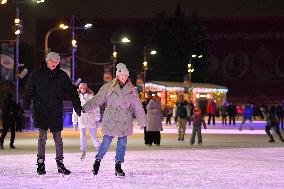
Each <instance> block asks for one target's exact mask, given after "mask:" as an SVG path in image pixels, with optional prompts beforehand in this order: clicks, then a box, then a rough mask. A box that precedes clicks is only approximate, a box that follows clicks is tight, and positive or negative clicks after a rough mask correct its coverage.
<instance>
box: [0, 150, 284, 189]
mask: <svg viewBox="0 0 284 189" xmlns="http://www.w3.org/2000/svg"><path fill="white" fill-rule="evenodd" d="M283 154H284V148H241V149H187V150H185V149H184V150H157V151H153V150H151V151H128V152H127V155H126V159H127V161H126V163H124V164H123V168H124V171H125V173H126V177H125V178H124V179H121V178H116V176H115V175H114V161H113V159H114V156H115V154H114V152H113V151H111V152H109V153H107V155H106V156H105V159H104V160H103V161H102V164H101V169H100V172H99V174H98V175H97V176H96V177H95V176H93V174H92V172H91V169H92V163H93V161H94V157H93V156H94V154H88V155H87V157H86V159H85V160H84V161H82V162H81V160H80V154H79V153H65V164H66V166H67V167H68V168H69V169H70V170H71V171H72V174H71V176H70V177H69V178H64V177H61V176H60V175H58V174H57V172H56V171H57V170H56V166H55V161H54V155H53V154H48V155H47V160H46V170H47V174H46V175H44V176H38V175H37V174H36V172H35V170H36V165H35V162H34V155H32V154H25V155H7V156H0V161H1V165H0V182H1V185H0V188H3V189H4V188H5V189H8V188H26V189H30V188H65V189H67V188H74V189H75V188H76V189H78V188H100V189H101V188H106V189H107V188H109V189H111V188H120V189H122V188H137V189H138V188H139V189H140V188H141V189H147V188H153V189H160V188H161V189H162V188H186V189H188V188H212V189H213V188H214V189H216V188H220V189H221V188H224V189H228V188H230V189H234V188H255V189H256V188H257V189H261V188H263V189H267V188H273V189H277V188H279V189H282V188H283V186H284V179H283V177H284V172H283V170H284V155H283Z"/></svg>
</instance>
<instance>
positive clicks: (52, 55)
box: [45, 52, 60, 63]
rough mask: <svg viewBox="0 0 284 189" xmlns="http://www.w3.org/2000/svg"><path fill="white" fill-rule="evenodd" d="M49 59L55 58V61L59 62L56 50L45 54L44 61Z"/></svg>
mask: <svg viewBox="0 0 284 189" xmlns="http://www.w3.org/2000/svg"><path fill="white" fill-rule="evenodd" d="M50 59H55V60H56V61H58V62H60V56H59V54H58V53H56V52H49V53H48V54H47V55H46V58H45V61H46V63H47V62H48V61H49V60H50Z"/></svg>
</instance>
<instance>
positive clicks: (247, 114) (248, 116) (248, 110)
mask: <svg viewBox="0 0 284 189" xmlns="http://www.w3.org/2000/svg"><path fill="white" fill-rule="evenodd" d="M246 120H249V123H250V130H253V127H252V105H251V104H247V105H246V106H245V109H244V111H243V121H242V123H241V125H240V127H239V130H240V131H242V130H243V125H244V124H245V122H246Z"/></svg>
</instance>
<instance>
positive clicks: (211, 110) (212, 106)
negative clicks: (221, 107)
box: [207, 99, 217, 125]
mask: <svg viewBox="0 0 284 189" xmlns="http://www.w3.org/2000/svg"><path fill="white" fill-rule="evenodd" d="M207 114H208V125H210V121H211V118H212V122H213V125H215V116H216V114H217V105H216V102H215V101H214V100H213V99H211V100H210V101H209V102H208V104H207Z"/></svg>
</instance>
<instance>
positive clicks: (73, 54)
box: [70, 15, 93, 82]
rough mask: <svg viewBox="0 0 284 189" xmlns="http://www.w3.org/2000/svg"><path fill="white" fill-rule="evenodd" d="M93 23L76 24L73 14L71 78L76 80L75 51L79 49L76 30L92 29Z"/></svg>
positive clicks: (71, 27)
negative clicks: (77, 25)
mask: <svg viewBox="0 0 284 189" xmlns="http://www.w3.org/2000/svg"><path fill="white" fill-rule="evenodd" d="M92 26H93V25H92V24H90V23H87V24H85V25H84V26H79V27H76V26H75V16H74V15H72V18H71V24H70V29H72V41H71V45H72V72H71V79H72V81H73V82H75V53H76V50H77V41H76V39H75V30H87V29H90V28H91V27H92Z"/></svg>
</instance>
